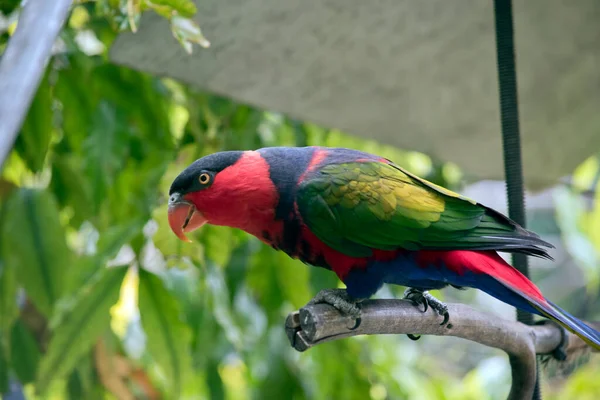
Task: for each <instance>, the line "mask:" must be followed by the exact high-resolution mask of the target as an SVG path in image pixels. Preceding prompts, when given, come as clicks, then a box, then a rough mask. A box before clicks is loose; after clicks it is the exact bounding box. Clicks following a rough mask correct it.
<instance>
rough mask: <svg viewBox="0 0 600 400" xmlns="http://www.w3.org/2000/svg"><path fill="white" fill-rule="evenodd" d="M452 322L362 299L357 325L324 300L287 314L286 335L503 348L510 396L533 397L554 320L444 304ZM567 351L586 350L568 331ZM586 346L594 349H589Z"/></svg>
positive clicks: (400, 304)
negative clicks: (424, 339) (416, 338)
mask: <svg viewBox="0 0 600 400" xmlns="http://www.w3.org/2000/svg"><path fill="white" fill-rule="evenodd" d="M447 305H448V309H449V312H450V322H449V324H448V325H447V326H440V323H441V321H442V317H441V316H439V315H437V314H435V313H434V312H433V311H432V310H431V309H429V310H428V311H427V312H426V313H423V312H422V311H421V310H420V309H418V308H416V307H415V306H414V305H413V304H412V303H411V302H409V301H407V300H368V301H365V302H363V303H362V318H361V322H360V325H359V326H358V327H357V328H356V329H352V328H353V327H354V326H353V325H354V324H355V321H354V320H353V319H352V318H350V317H345V316H343V315H342V314H340V313H339V312H338V311H337V310H336V309H335V308H333V307H332V306H329V305H327V304H316V305H309V306H306V307H304V308H302V309H300V311H296V312H294V313H292V314H290V315H289V316H288V318H287V320H286V333H287V335H288V338H289V339H290V343H291V344H292V346H293V347H294V348H295V349H296V350H298V351H305V350H307V349H309V348H310V347H312V346H315V345H317V344H320V343H325V342H328V341H332V340H338V339H342V338H347V337H350V336H358V335H377V334H414V335H437V336H455V337H459V338H463V339H467V340H471V341H474V342H477V343H481V344H484V345H486V346H490V347H494V348H497V349H500V350H503V351H505V352H506V353H507V354H508V355H509V357H510V359H511V368H512V387H511V390H510V394H509V399H531V397H532V394H533V389H534V385H535V377H536V354H551V353H553V352H554V350H556V349H557V348H558V347H559V346H560V344H561V338H562V332H563V331H562V330H561V329H560V328H559V327H558V326H557V325H555V324H544V325H535V326H528V325H525V324H522V323H520V322H516V321H508V320H505V319H502V318H499V317H496V316H491V315H489V314H485V313H482V312H479V311H477V310H474V309H473V308H471V307H468V306H465V305H462V304H447ZM566 346H567V347H566V353H567V355H570V354H574V353H576V352H578V351H587V349H586V348H588V346H587V344H586V343H585V342H584V341H582V340H581V339H580V338H579V337H578V336H576V335H573V334H571V333H570V332H567V345H566ZM589 350H592V349H591V347H590V348H589Z"/></svg>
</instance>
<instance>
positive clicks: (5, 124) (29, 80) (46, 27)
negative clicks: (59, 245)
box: [0, 0, 71, 168]
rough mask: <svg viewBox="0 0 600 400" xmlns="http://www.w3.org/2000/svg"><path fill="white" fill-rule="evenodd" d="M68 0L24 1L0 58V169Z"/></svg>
mask: <svg viewBox="0 0 600 400" xmlns="http://www.w3.org/2000/svg"><path fill="white" fill-rule="evenodd" d="M70 6H71V0H28V1H27V3H26V4H25V6H24V8H23V10H22V12H21V15H20V17H19V21H18V24H17V29H16V30H15V33H14V35H13V36H12V37H11V38H10V40H9V42H8V45H7V47H6V50H5V51H4V54H2V58H0V168H1V167H2V165H4V162H5V161H6V157H7V156H8V154H9V153H10V150H11V149H12V147H13V144H14V142H15V139H16V138H17V135H18V134H19V131H20V129H21V125H22V124H23V121H24V119H25V116H26V115H27V112H28V110H29V107H30V106H31V102H32V100H33V96H34V95H35V93H36V91H37V88H38V86H39V84H40V81H41V79H42V75H43V73H44V71H45V69H46V66H47V65H48V60H49V59H50V55H51V50H52V45H53V44H54V41H55V40H56V38H57V36H58V34H59V32H60V30H61V29H62V26H63V23H64V21H65V19H66V17H67V14H68V12H69V8H70Z"/></svg>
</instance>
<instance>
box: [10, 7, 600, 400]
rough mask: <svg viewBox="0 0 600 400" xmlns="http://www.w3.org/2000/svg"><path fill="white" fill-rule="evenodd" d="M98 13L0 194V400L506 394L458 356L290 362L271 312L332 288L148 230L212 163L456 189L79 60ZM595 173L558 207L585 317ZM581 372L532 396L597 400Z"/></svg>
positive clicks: (593, 265) (389, 348)
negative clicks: (296, 157)
mask: <svg viewBox="0 0 600 400" xmlns="http://www.w3.org/2000/svg"><path fill="white" fill-rule="evenodd" d="M109 3H110V2H109ZM121 3H127V2H121ZM153 3H154V4H155V5H157V6H164V5H165V4H167V3H169V4H171V5H172V7H173V8H174V9H178V8H177V7H187V6H186V4H188V3H191V2H188V1H180V2H179V3H178V4H176V5H173V4H174V2H166V1H164V2H163V1H161V2H158V1H154V2H153ZM2 4H4V3H2ZM106 4H107V2H96V3H86V4H84V5H79V6H77V7H76V8H75V9H74V10H73V13H72V15H71V19H70V21H69V23H68V25H67V27H66V28H65V30H64V32H63V34H62V35H61V39H62V41H63V43H64V45H65V50H64V51H61V52H58V53H57V54H55V55H54V56H53V58H52V60H51V63H50V66H49V68H48V72H47V74H46V76H45V78H44V80H43V82H42V84H41V86H40V89H39V90H38V93H37V95H36V98H35V100H34V102H33V104H32V107H31V109H30V111H29V114H28V117H27V120H26V121H25V124H24V126H23V129H22V131H21V134H20V136H19V138H18V140H17V143H16V144H15V148H14V151H13V152H12V154H11V155H10V158H9V160H8V161H7V163H6V164H5V166H4V170H3V172H2V176H1V179H0V199H1V208H0V244H1V245H0V393H5V392H6V391H7V390H8V384H9V382H11V381H13V382H15V381H18V382H20V383H21V384H22V385H24V390H25V392H26V394H27V397H28V398H32V399H35V398H38V397H39V398H42V397H44V396H49V397H50V398H72V399H81V398H85V399H100V398H120V399H133V398H140V399H155V398H169V399H170V398H182V399H187V398H190V399H192V398H194V399H198V398H210V399H217V400H218V399H227V400H230V399H231V400H233V399H250V398H259V399H263V398H266V399H271V398H273V399H331V398H334V399H373V400H383V399H502V398H505V396H506V394H507V393H508V387H509V385H510V376H509V370H508V368H507V365H508V364H507V359H506V357H505V356H504V355H503V354H501V353H498V352H494V351H492V350H489V349H485V348H481V347H480V346H475V345H473V344H470V343H467V342H464V341H458V340H453V339H446V338H444V339H442V338H428V337H424V338H422V339H421V340H420V341H419V342H412V341H409V340H408V339H406V338H405V337H394V336H380V337H358V338H353V339H348V340H343V341H338V342H332V343H327V344H324V345H320V346H318V347H316V348H314V349H311V350H310V351H308V352H306V353H303V354H298V353H296V352H295V351H293V350H292V349H291V348H290V346H289V344H288V342H287V339H286V337H285V333H284V330H283V322H284V320H285V317H286V315H287V314H288V313H289V312H291V311H293V310H295V309H297V308H299V307H301V306H302V305H303V304H305V303H306V302H307V301H308V300H309V299H310V298H311V297H312V296H313V295H314V294H315V293H317V292H318V290H320V289H322V288H328V287H335V286H336V285H338V284H339V283H338V281H337V278H336V277H335V276H334V275H333V274H332V273H330V272H328V271H325V270H322V269H319V268H309V267H307V266H305V265H303V264H302V263H300V262H298V261H295V260H291V259H290V258H289V257H287V256H286V255H284V254H283V253H278V252H274V251H273V250H272V249H271V248H268V247H266V246H264V245H263V244H262V243H260V242H259V241H258V240H256V239H255V238H253V237H250V236H249V235H246V234H245V233H243V232H240V231H236V230H233V229H228V228H222V227H213V226H206V227H203V228H202V229H201V230H199V231H197V232H195V233H193V234H191V235H190V237H191V238H192V239H193V240H194V243H193V244H187V243H183V242H181V241H179V240H178V239H177V238H176V237H175V236H174V235H173V234H172V232H171V231H170V229H169V227H168V224H167V220H166V194H167V191H168V187H169V185H170V183H171V181H172V180H173V179H174V177H175V176H176V175H177V174H178V173H179V172H180V171H181V170H182V169H183V168H185V167H186V166H187V165H188V164H189V163H190V162H192V161H193V160H195V159H196V158H198V157H201V156H203V155H206V154H210V153H212V152H215V151H220V150H227V149H256V148H259V147H262V146H276V145H288V146H304V145H326V146H344V147H351V148H359V149H362V150H365V151H369V152H373V153H377V154H380V155H381V156H385V157H388V158H391V159H393V160H395V161H397V162H398V163H400V164H402V165H403V166H405V167H406V168H408V169H409V170H412V171H413V172H415V173H417V174H419V175H420V176H423V177H425V178H427V179H430V180H432V181H434V182H436V183H438V184H441V185H444V186H447V187H450V188H454V189H458V188H459V185H460V183H461V181H460V179H461V176H460V171H458V169H457V168H456V167H455V166H453V165H452V164H440V163H436V162H435V161H434V160H431V159H430V158H429V157H428V156H426V155H424V154H420V153H414V152H407V151H402V150H399V149H396V148H392V147H389V146H384V145H381V144H378V143H376V142H373V141H368V140H362V139H357V138H354V137H352V136H348V135H345V134H343V133H341V132H338V131H335V130H326V129H323V128H320V127H318V126H315V125H313V124H310V123H303V122H300V121H293V120H290V119H288V118H285V117H283V116H281V115H277V114H274V113H269V112H265V111H262V110H258V109H255V108H253V107H249V106H247V105H243V104H238V103H236V102H233V101H231V100H228V99H224V98H221V97H217V96H213V95H209V94H206V93H202V92H198V91H196V90H194V89H192V88H188V87H185V86H183V85H181V84H179V83H177V82H173V81H171V80H168V79H159V78H156V77H152V76H149V75H147V74H143V73H140V72H137V71H133V70H130V69H128V68H125V67H121V66H117V65H114V64H111V63H110V62H108V61H107V57H106V52H105V50H104V51H100V52H97V54H95V55H91V56H90V55H89V51H86V49H87V50H89V48H90V46H89V43H87V45H86V43H85V42H82V41H80V40H78V35H79V34H80V33H81V32H82V31H84V30H90V31H91V32H93V33H94V34H95V36H96V37H97V38H98V39H97V40H99V41H100V42H101V43H102V44H103V45H104V48H105V49H106V48H107V47H108V46H109V45H110V42H111V41H112V40H113V39H114V37H115V29H114V22H115V20H119V18H121V19H122V20H126V19H127V18H126V17H127V16H128V15H129V17H131V14H126V13H125V14H122V15H121V16H120V17H118V16H115V15H108V14H110V13H108V12H107V11H106V9H105V8H103V7H105V6H106ZM133 4H134V5H141V4H142V3H141V2H139V1H137V2H133ZM176 6H177V7H176ZM178 10H179V9H178ZM188 11H189V13H190V14H191V13H193V12H192V10H188ZM187 13H188V12H187V11H186V12H185V13H184V14H187ZM135 18H137V14H135V15H134V18H133V20H132V21H135ZM79 39H80V38H79ZM86 53H87V54H86ZM598 160H599V159H598V157H594V158H591V159H590V160H588V161H586V162H585V163H584V164H582V167H580V168H579V169H578V170H577V171H576V173H575V175H574V176H575V183H576V185H574V186H573V187H571V188H565V189H564V190H562V191H561V192H559V193H558V194H557V204H558V209H559V213H558V218H557V221H558V222H559V225H560V227H561V230H562V232H563V234H564V240H565V242H566V243H567V247H568V249H569V250H571V251H572V252H573V254H574V255H575V256H576V257H577V261H578V265H580V267H581V268H582V270H583V271H585V277H586V282H588V286H587V288H588V292H587V293H584V295H585V296H587V297H586V299H595V300H596V301H597V298H598V291H597V287H598V271H599V270H598V265H599V263H598V261H600V260H599V258H600V251H599V250H600V234H599V232H600V191H599V190H598V189H597V182H598V178H597V177H598V176H600V173H599V172H598V171H600V165H599V162H598ZM578 188H579V189H578ZM584 192H585V193H587V196H591V197H592V200H591V201H590V202H589V204H583V203H582V201H583V200H581V198H582V197H581V194H582V193H584ZM401 290H402V288H393V289H391V288H388V289H386V290H384V291H383V293H382V295H392V294H398V293H400V292H401ZM465 296H467V295H465ZM463 298H466V297H463ZM469 299H471V300H472V297H470V298H469ZM590 301H591V300H590ZM588 303H589V302H588ZM591 304H593V303H591ZM580 311H581V312H582V313H584V311H585V310H580ZM580 314H581V313H580ZM584 314H585V313H584ZM581 315H583V314H581ZM596 315H597V314H596ZM599 368H600V363H598V360H595V361H593V362H590V363H588V364H587V365H585V366H583V367H581V368H579V369H578V370H576V371H575V372H574V374H573V375H571V376H570V377H569V378H568V379H560V378H554V379H552V380H545V381H544V382H545V383H544V384H545V389H544V390H545V393H546V395H547V396H546V398H549V399H588V398H589V399H592V398H594V399H595V398H598V393H600V387H599V386H598V384H597V382H598V381H597V379H596V377H597V375H598V373H599V372H600V370H599ZM550 389H551V390H550Z"/></svg>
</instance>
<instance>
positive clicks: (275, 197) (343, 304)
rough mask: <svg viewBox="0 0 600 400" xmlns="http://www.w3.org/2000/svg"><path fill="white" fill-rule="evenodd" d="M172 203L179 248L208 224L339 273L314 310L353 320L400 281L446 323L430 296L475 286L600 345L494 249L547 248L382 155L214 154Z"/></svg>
mask: <svg viewBox="0 0 600 400" xmlns="http://www.w3.org/2000/svg"><path fill="white" fill-rule="evenodd" d="M169 196H170V198H169V211H168V213H169V214H168V218H169V224H170V226H171V228H172V230H173V231H174V232H175V234H176V235H177V236H178V237H179V238H180V239H182V240H187V238H186V236H185V232H190V231H192V230H194V229H197V228H199V227H200V226H202V225H203V224H204V223H209V224H214V225H221V226H229V227H232V228H238V229H242V230H244V231H246V232H248V233H250V234H252V235H254V236H256V237H257V238H259V239H260V240H262V241H263V242H265V243H267V244H269V245H270V246H272V247H273V248H274V249H276V250H281V251H284V252H285V253H287V254H288V255H289V256H291V257H292V258H297V259H300V260H301V261H303V262H304V263H306V264H309V265H312V266H318V267H323V268H327V269H329V270H332V271H333V272H335V273H336V274H337V276H338V277H339V279H341V280H342V281H343V282H344V284H345V286H346V289H326V290H323V291H321V292H319V293H318V294H317V295H316V296H315V298H314V299H313V300H311V302H312V303H319V302H324V303H329V304H331V305H333V306H334V307H336V308H337V309H339V310H340V311H341V312H343V313H346V314H347V315H351V316H353V317H355V318H358V317H359V316H360V307H359V302H360V301H361V300H363V299H366V298H369V297H371V296H372V295H373V294H375V293H376V292H377V291H378V290H379V289H380V288H381V287H382V285H383V284H384V283H387V284H396V285H402V286H406V287H408V288H409V289H407V292H406V297H408V298H410V299H412V300H413V301H416V302H421V303H422V304H424V305H425V306H427V305H429V306H430V307H432V308H433V309H435V310H436V311H437V312H438V313H439V314H440V315H444V317H445V318H444V322H447V320H448V312H447V307H446V306H445V305H444V304H443V303H441V302H440V301H439V300H437V299H435V298H434V297H433V296H431V295H430V294H429V293H428V292H427V291H428V290H433V289H441V288H443V287H446V286H447V285H451V286H454V287H458V288H463V287H471V288H476V289H479V290H482V291H484V292H486V293H488V294H490V295H491V296H493V297H495V298H497V299H499V300H501V301H503V302H505V303H508V304H510V305H512V306H514V307H516V308H519V309H521V310H524V311H526V312H531V313H535V314H538V315H542V316H544V317H547V318H549V319H551V320H554V321H556V322H558V323H559V324H560V325H562V326H564V327H565V328H567V329H568V330H570V331H572V332H573V333H575V334H577V335H578V336H580V337H581V338H582V339H584V340H585V341H586V342H587V343H589V344H590V345H591V346H593V347H595V348H597V349H600V332H598V331H596V330H594V329H592V328H591V327H590V326H588V325H586V324H585V323H584V322H582V321H580V320H579V319H577V318H575V317H574V316H572V315H570V314H569V313H567V312H566V311H564V310H563V309H561V308H559V307H558V306H557V305H555V304H553V303H552V302H551V301H549V300H548V299H546V298H545V296H544V295H543V294H542V293H541V292H540V290H539V289H538V288H537V287H536V286H535V285H534V284H533V283H532V282H531V281H530V280H529V279H527V278H526V277H525V276H524V275H523V274H521V273H520V272H519V271H518V270H517V269H515V268H514V267H512V266H511V265H510V264H508V263H507V262H506V261H504V260H503V259H502V258H501V257H500V256H499V255H498V253H497V252H509V253H510V252H516V253H524V254H527V255H531V256H537V257H544V258H548V259H552V257H550V255H549V254H548V252H547V250H546V249H545V248H551V247H553V246H552V245H551V244H549V243H547V242H545V241H544V240H542V239H540V237H539V236H538V235H536V234H535V233H533V232H531V231H528V230H526V229H524V228H523V227H521V226H519V225H518V224H517V223H515V222H514V221H512V220H510V219H509V218H507V217H506V216H504V215H502V214H501V213H499V212H497V211H494V210H493V209H491V208H488V207H486V206H484V205H482V204H479V203H478V202H476V201H473V200H471V199H468V198H466V197H463V196H461V195H459V194H457V193H454V192H452V191H450V190H447V189H445V188H443V187H440V186H438V185H435V184H433V183H431V182H428V181H426V180H424V179H421V178H419V177H417V176H415V175H413V174H412V173H409V172H408V171H406V170H404V169H403V168H401V167H400V166H398V165H396V164H394V163H393V162H392V161H390V160H388V159H385V158H382V157H378V156H376V155H372V154H368V153H365V152H361V151H357V150H350V149H344V148H326V147H301V148H296V147H270V148H263V149H259V150H256V151H225V152H219V153H215V154H211V155H208V156H205V157H203V158H200V159H199V160H196V161H195V162H194V163H192V164H191V165H190V166H189V167H187V168H186V169H185V170H184V171H183V172H181V174H180V175H179V176H177V178H176V179H175V180H174V181H173V183H172V185H171V188H170V190H169Z"/></svg>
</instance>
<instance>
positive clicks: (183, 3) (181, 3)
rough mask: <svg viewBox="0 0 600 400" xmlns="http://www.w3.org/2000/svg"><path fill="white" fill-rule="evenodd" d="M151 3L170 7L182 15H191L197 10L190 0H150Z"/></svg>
mask: <svg viewBox="0 0 600 400" xmlns="http://www.w3.org/2000/svg"><path fill="white" fill-rule="evenodd" d="M152 4H156V5H159V6H167V7H170V8H171V9H173V10H174V11H176V12H177V13H178V14H180V15H182V16H184V17H191V16H193V15H194V14H196V11H197V9H196V5H195V4H194V2H193V1H192V0H152Z"/></svg>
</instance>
